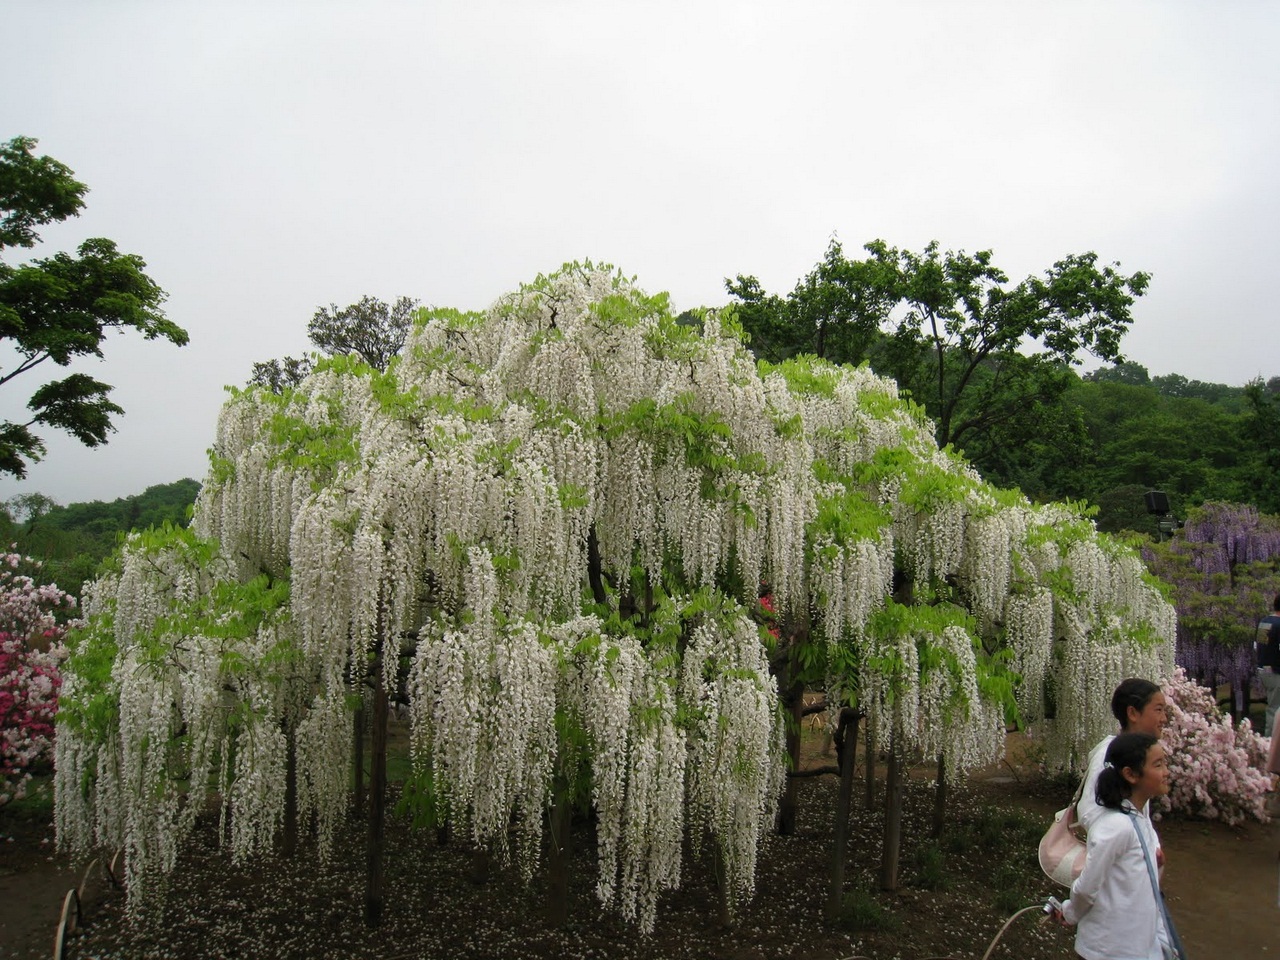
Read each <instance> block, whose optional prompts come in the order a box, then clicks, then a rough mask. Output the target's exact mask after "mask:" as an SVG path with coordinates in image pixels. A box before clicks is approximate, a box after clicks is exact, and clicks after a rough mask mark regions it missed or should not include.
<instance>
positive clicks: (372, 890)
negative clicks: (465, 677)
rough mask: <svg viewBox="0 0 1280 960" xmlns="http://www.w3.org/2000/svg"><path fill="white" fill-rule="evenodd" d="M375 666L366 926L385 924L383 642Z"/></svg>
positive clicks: (385, 798) (385, 745)
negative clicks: (383, 902)
mask: <svg viewBox="0 0 1280 960" xmlns="http://www.w3.org/2000/svg"><path fill="white" fill-rule="evenodd" d="M378 644H379V650H378V655H377V657H375V658H374V662H373V751H372V754H373V755H372V757H370V760H371V764H370V765H371V769H370V771H369V861H368V865H369V871H368V878H367V885H366V887H365V896H364V922H365V925H366V926H370V927H376V926H378V924H379V923H381V922H382V901H383V889H382V887H383V882H382V881H383V869H382V847H383V834H384V828H385V824H386V806H387V688H386V686H385V684H384V682H383V679H382V658H383V656H384V653H383V651H382V649H381V648H382V640H381V638H380V639H379V641H378Z"/></svg>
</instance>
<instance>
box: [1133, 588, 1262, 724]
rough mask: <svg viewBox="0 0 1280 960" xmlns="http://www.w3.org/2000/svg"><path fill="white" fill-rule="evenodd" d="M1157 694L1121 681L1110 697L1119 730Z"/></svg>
mask: <svg viewBox="0 0 1280 960" xmlns="http://www.w3.org/2000/svg"><path fill="white" fill-rule="evenodd" d="M1278 599H1280V598H1278ZM1159 692H1160V688H1159V687H1158V686H1157V685H1156V684H1154V683H1152V682H1151V681H1150V680H1143V679H1142V678H1141V677H1130V678H1129V679H1128V680H1124V681H1121V683H1120V686H1118V687H1116V692H1115V693H1113V694H1112V695H1111V712H1112V713H1113V714H1115V718H1116V720H1118V721H1119V722H1120V729H1121V730H1124V729H1127V728H1128V726H1129V708H1130V707H1133V709H1135V710H1137V711H1138V712H1139V713H1141V712H1142V711H1143V710H1144V709H1145V708H1146V706H1147V704H1148V703H1150V702H1151V698H1152V697H1154V696H1155V695H1156V694H1157V693H1159Z"/></svg>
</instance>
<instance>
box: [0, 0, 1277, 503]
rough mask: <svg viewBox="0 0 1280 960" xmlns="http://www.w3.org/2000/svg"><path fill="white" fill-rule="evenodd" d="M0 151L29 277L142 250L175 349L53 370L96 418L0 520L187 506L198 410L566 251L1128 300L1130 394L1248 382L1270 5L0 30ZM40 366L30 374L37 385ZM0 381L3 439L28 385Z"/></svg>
mask: <svg viewBox="0 0 1280 960" xmlns="http://www.w3.org/2000/svg"><path fill="white" fill-rule="evenodd" d="M0 30H2V31H3V34H4V36H5V39H6V43H5V67H6V74H7V78H6V81H5V95H4V97H3V98H2V99H0V139H4V140H7V139H9V138H10V137H13V136H16V135H19V134H22V135H27V136H33V137H38V138H39V139H40V146H39V152H41V153H47V154H49V155H51V156H53V157H56V158H57V159H59V160H61V161H62V162H64V163H66V164H68V165H69V166H70V167H71V168H72V169H73V170H75V172H76V175H77V177H78V178H79V179H81V180H83V181H84V182H85V183H87V184H88V185H89V187H90V193H89V195H88V198H87V202H88V205H87V209H86V211H85V212H84V213H83V214H82V215H81V216H80V217H79V218H78V219H77V220H74V221H72V222H70V223H68V224H64V225H61V226H58V227H56V228H50V229H47V230H46V231H44V239H45V244H44V246H43V247H42V248H40V249H38V250H37V251H35V252H34V255H48V254H51V253H53V252H54V251H56V250H59V249H70V248H72V247H74V245H75V244H77V243H78V242H79V241H80V240H82V239H84V238H85V237H90V236H105V237H110V238H111V239H113V240H115V241H116V242H117V243H118V244H119V245H120V247H121V249H123V250H125V251H127V252H130V253H136V254H139V255H141V256H142V257H144V258H145V259H146V261H147V263H148V272H149V273H150V275H151V276H152V278H153V279H155V280H156V282H158V283H159V284H160V285H161V286H162V287H164V288H165V289H166V290H167V291H168V293H169V300H168V303H167V306H166V309H167V313H168V315H169V317H170V318H171V319H173V320H174V321H175V322H177V323H179V324H181V325H182V326H184V327H185V328H186V329H187V330H188V331H189V333H190V334H191V343H190V345H189V346H187V347H185V348H182V349H179V348H176V347H174V346H173V345H171V344H168V343H164V342H152V343H147V342H144V341H141V340H139V339H136V338H132V337H119V338H111V339H110V340H109V341H108V342H107V344H106V345H105V348H104V353H105V359H103V360H102V361H100V362H93V363H88V364H85V365H83V366H82V367H81V368H80V369H84V370H86V372H89V373H91V374H92V375H94V376H97V377H98V378H100V379H102V380H105V381H106V382H108V383H112V384H115V385H116V391H115V393H114V394H113V398H114V399H115V400H116V402H118V403H120V404H121V405H122V406H124V407H125V409H126V411H127V413H126V415H125V416H124V417H123V418H121V419H120V420H119V423H118V426H119V431H118V432H117V433H116V434H114V435H113V437H112V439H111V442H110V443H109V444H108V445H107V446H105V447H102V448H100V449H98V450H94V451H90V450H86V449H84V448H82V447H80V446H79V445H78V444H76V443H75V442H74V441H71V440H63V439H61V438H59V437H58V436H56V435H53V434H49V435H47V439H48V441H49V453H48V457H47V458H46V460H45V461H44V462H43V463H41V464H38V465H36V466H34V467H33V468H32V469H31V471H30V474H29V479H28V480H27V481H25V482H24V483H21V484H19V483H15V482H14V481H12V480H7V479H6V480H3V481H0V497H7V496H11V495H13V494H14V493H18V492H30V491H39V492H42V493H45V494H47V495H49V496H52V497H53V498H54V499H56V500H58V501H59V502H62V503H68V502H72V501H76V500H89V499H103V500H110V499H114V498H116V497H120V496H126V495H129V494H132V493H138V492H141V491H142V490H143V488H145V487H147V486H149V485H151V484H154V483H167V482H170V481H172V480H176V479H179V478H181V477H183V476H192V477H195V478H196V479H203V476H204V471H205V465H206V459H205V450H206V448H207V447H208V446H209V444H210V442H211V441H212V438H213V430H214V424H215V421H216V418H217V413H218V409H219V407H220V405H221V403H222V401H223V398H224V394H223V390H222V387H223V385H224V384H242V383H243V382H244V381H245V379H246V378H247V377H248V375H249V372H250V367H251V365H252V363H253V362H254V361H255V360H264V359H268V358H271V357H275V356H281V355H283V354H288V353H291V354H294V355H297V354H300V353H302V352H304V351H305V350H306V349H308V344H307V340H306V324H307V321H308V320H309V319H310V317H311V314H312V313H313V312H314V310H315V309H316V307H318V306H321V305H327V304H330V303H334V304H338V305H345V304H347V303H350V302H353V301H355V300H357V299H359V298H360V297H361V296H362V295H364V294H371V295H374V296H378V297H381V298H383V299H385V300H392V299H394V298H395V297H398V296H400V295H402V294H407V295H411V296H415V297H419V298H421V299H422V300H423V302H424V303H428V304H438V305H441V306H454V307H459V308H463V309H481V308H483V307H485V306H487V305H488V304H489V303H490V302H492V301H493V300H494V299H495V298H496V297H497V296H499V295H500V294H502V293H504V292H506V291H508V290H510V289H513V288H514V287H516V286H518V285H519V284H520V283H521V282H522V281H525V280H530V279H532V278H533V277H534V276H536V275H537V274H538V273H539V272H546V271H549V270H553V269H555V268H556V267H558V266H559V265H560V264H561V263H563V262H564V261H567V260H573V259H583V258H591V259H593V260H597V261H606V262H609V263H613V264H615V265H617V266H619V267H621V268H622V269H623V270H624V271H625V272H627V273H628V274H634V275H636V276H637V277H638V279H639V282H640V284H641V286H643V287H644V288H646V289H647V290H649V291H650V292H656V291H658V290H668V291H670V293H671V295H672V300H673V304H674V306H675V307H676V308H677V309H684V308H686V307H691V306H698V305H712V304H719V303H722V302H724V300H725V299H726V295H725V293H724V285H723V281H724V278H725V277H731V276H733V275H735V274H738V273H751V274H755V275H757V276H758V277H759V278H760V279H761V281H762V282H763V283H764V284H765V286H766V288H768V289H770V290H774V291H777V292H782V293H785V292H787V291H789V290H790V289H791V288H792V286H793V285H794V284H795V282H796V280H797V279H798V278H799V277H800V276H802V275H803V274H804V273H805V272H807V271H808V270H809V268H811V267H812V266H813V264H814V263H815V262H816V261H817V260H818V259H819V258H820V257H821V255H822V253H823V250H824V249H825V246H826V244H827V241H828V239H829V238H830V237H831V236H832V235H836V236H838V237H839V238H840V239H841V240H842V241H843V242H844V244H845V246H846V249H847V250H849V251H850V252H856V251H857V249H858V248H859V247H860V246H861V244H863V243H865V242H867V241H869V240H872V239H875V238H883V239H884V240H886V241H887V242H888V243H890V244H892V245H894V246H899V247H908V248H911V249H918V248H920V247H922V246H923V245H924V244H925V243H927V242H928V241H929V240H931V239H937V240H939V241H940V242H941V244H942V245H943V247H944V248H949V249H965V250H968V251H971V252H972V251H976V250H979V249H993V250H994V251H995V254H996V262H997V264H998V265H999V266H1001V267H1002V268H1003V269H1004V270H1005V271H1006V272H1007V273H1009V274H1010V276H1011V277H1012V278H1014V279H1020V278H1021V277H1023V276H1025V275H1027V274H1029V273H1033V272H1034V273H1038V272H1040V271H1041V270H1043V269H1044V268H1046V267H1048V266H1049V265H1050V264H1052V263H1053V261H1055V260H1057V259H1059V258H1060V257H1062V256H1063V255H1065V254H1068V253H1078V252H1084V251H1087V250H1093V251H1096V252H1097V253H1098V254H1099V256H1100V257H1101V258H1102V260H1103V261H1104V262H1112V261H1118V262H1119V263H1120V264H1121V267H1122V268H1123V269H1124V270H1126V271H1135V270H1147V271H1150V272H1151V273H1152V274H1153V275H1154V279H1153V283H1152V287H1151V291H1150V293H1149V294H1148V295H1147V296H1146V297H1144V298H1143V299H1142V300H1141V301H1139V303H1138V306H1137V308H1136V310H1135V316H1136V321H1135V323H1134V326H1133V328H1132V330H1131V332H1130V334H1129V336H1128V337H1127V339H1126V341H1125V352H1126V354H1127V355H1128V356H1129V358H1130V359H1132V360H1135V361H1137V362H1139V363H1142V364H1145V365H1146V366H1147V367H1148V368H1149V369H1150V371H1151V372H1152V374H1153V375H1154V374H1163V373H1174V372H1176V373H1181V374H1184V375H1186V376H1187V377H1190V378H1193V379H1200V380H1208V381H1215V382H1223V383H1229V384H1235V385H1239V384H1243V383H1244V382H1245V381H1247V380H1249V379H1250V378H1252V377H1255V376H1258V375H1262V376H1264V377H1266V376H1271V375H1273V374H1276V373H1280V359H1276V358H1275V357H1276V354H1275V341H1276V324H1275V323H1274V321H1273V320H1268V319H1267V318H1268V317H1269V316H1271V314H1272V313H1273V303H1274V294H1273V291H1272V287H1271V285H1272V282H1273V278H1274V277H1275V275H1276V265H1277V261H1278V260H1280V239H1277V226H1276V225H1277V222H1278V221H1280V203H1277V170H1280V165H1278V164H1277V156H1280V151H1278V150H1277V147H1278V146H1280V143H1278V141H1280V135H1278V134H1280V104H1277V96H1278V92H1280V57H1278V56H1277V55H1276V50H1277V49H1280V42H1278V41H1280V4H1274V3H1266V2H1261V0H1259V2H1230V0H1226V2H1224V0H1215V2H1209V0H1205V2H1175V0H1158V2H1127V0H1120V2H1117V0H1107V2H1081V0H1071V2H1066V0H1055V2H1035V0H1009V2H970V0H938V2H910V0H892V2H880V3H863V2H848V0H846V2H838V3H827V2H805V0H790V2H772V3H763V2H749V0H731V2H718V0H717V2H703V0H681V2H676V3H663V2H628V3H622V2H619V3H610V2H607V0H593V2H570V0H563V2H549V0H525V2H516V0H511V2H493V0H489V2H481V0H466V2H452V3H426V2H417V3H410V2H369V0H364V2H361V3H358V4H357V3H324V2H316V0H309V2H296V3H288V2H283V0H257V2H254V3H230V2H225V0H222V2H218V3H209V2H200V3H194V2H185V0H168V2H127V0H112V2H110V3H103V2H83V3H72V2H56V0H40V2H13V0H0ZM41 372H43V371H41ZM36 377H37V373H34V372H33V373H31V374H27V375H24V377H21V378H18V379H17V380H14V381H12V382H11V383H10V384H8V385H7V386H6V387H5V388H4V389H3V391H0V417H3V416H7V417H10V418H12V417H14V416H16V415H18V414H19V413H20V412H21V407H22V405H23V404H24V403H25V401H26V399H27V397H28V396H29V395H30V391H31V390H32V389H34V388H35V387H36V386H37V385H38V383H39V382H40V381H38V380H37V379H35V378H36Z"/></svg>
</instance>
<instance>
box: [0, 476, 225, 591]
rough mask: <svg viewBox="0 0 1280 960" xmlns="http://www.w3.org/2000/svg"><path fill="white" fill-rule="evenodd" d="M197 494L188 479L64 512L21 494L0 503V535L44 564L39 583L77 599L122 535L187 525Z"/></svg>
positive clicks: (37, 497)
mask: <svg viewBox="0 0 1280 960" xmlns="http://www.w3.org/2000/svg"><path fill="white" fill-rule="evenodd" d="M199 492H200V484H199V483H197V482H196V481H195V480H191V479H189V478H187V479H183V480H178V481H176V482H174V483H165V484H159V485H157V486H154V487H148V488H147V489H146V490H144V491H143V492H142V493H139V494H135V495H134V496H131V497H122V498H120V499H119V500H113V501H111V502H110V503H104V502H103V501H101V500H94V501H92V502H91V503H72V504H68V505H67V506H65V507H64V506H59V505H58V504H56V503H54V502H53V501H52V500H50V499H49V498H48V497H45V496H43V495H41V494H24V495H22V496H18V497H13V498H12V499H10V500H7V501H5V502H4V503H3V504H0V536H3V537H4V542H5V543H6V544H10V543H12V544H16V545H17V550H18V552H19V553H24V554H27V555H29V556H32V557H34V558H36V559H37V560H41V561H43V562H44V568H43V570H42V571H41V572H42V576H41V578H40V579H41V580H43V581H46V582H53V583H57V584H58V586H60V587H62V588H63V589H64V590H67V591H69V592H70V593H73V594H75V595H76V596H79V595H80V590H81V586H82V584H83V583H84V581H86V580H90V579H92V578H93V576H94V571H95V570H97V567H98V564H99V563H101V562H102V560H103V559H104V558H105V557H106V556H107V555H108V554H110V553H111V551H112V550H114V549H115V547H116V543H117V542H118V540H119V538H120V536H121V534H123V533H127V532H128V531H130V530H138V529H144V528H146V527H151V526H159V525H160V524H162V523H164V522H165V521H169V522H171V523H175V524H178V525H185V524H186V522H187V517H188V515H189V513H190V510H191V506H192V504H194V503H195V500H196V494H197V493H199Z"/></svg>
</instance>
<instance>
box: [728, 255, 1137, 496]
mask: <svg viewBox="0 0 1280 960" xmlns="http://www.w3.org/2000/svg"><path fill="white" fill-rule="evenodd" d="M864 249H865V250H866V251H867V253H868V254H869V256H868V257H867V258H866V259H865V260H861V261H850V260H848V259H846V258H845V257H844V255H843V251H842V249H841V247H840V245H839V243H837V242H835V241H833V242H832V243H831V245H830V246H829V247H828V249H827V253H826V255H825V257H824V258H823V260H822V262H821V263H820V264H818V265H817V267H815V269H814V270H813V271H812V272H811V273H810V274H809V275H808V276H807V277H806V278H805V279H804V280H803V281H802V282H801V283H800V284H798V285H797V287H796V289H795V291H793V292H792V294H791V295H790V296H789V297H788V298H786V299H785V300H783V299H782V298H779V297H776V296H770V295H768V294H766V293H765V292H764V291H763V290H761V288H760V286H759V283H758V282H757V281H756V280H755V278H753V277H743V276H741V275H739V276H738V278H737V280H736V281H726V286H727V289H728V291H729V293H730V294H732V295H733V296H734V297H735V298H736V299H737V300H738V301H739V302H740V303H741V304H742V307H743V313H742V323H743V326H744V329H745V330H746V331H747V333H748V334H749V335H750V337H751V338H752V339H751V342H752V343H753V344H754V343H755V342H756V340H757V339H758V340H759V341H760V342H761V344H762V346H763V352H764V353H765V355H769V354H775V355H779V356H791V355H794V354H796V353H799V352H815V353H819V351H821V352H820V353H819V355H821V356H825V357H828V358H829V359H832V360H834V361H836V362H854V363H858V362H861V361H862V360H863V359H869V360H870V362H871V366H872V368H873V369H875V370H876V371H877V372H878V373H881V374H883V375H886V376H890V377H893V378H894V379H895V380H897V381H898V384H899V385H900V386H901V387H903V388H904V389H905V390H907V391H909V392H910V395H911V397H912V398H913V399H914V400H916V401H917V402H918V403H921V404H922V405H923V406H924V408H925V410H926V411H927V413H928V414H929V416H930V417H932V418H933V420H934V422H935V425H936V438H937V441H938V443H939V444H940V445H942V446H946V445H947V444H956V445H958V446H960V447H963V448H964V450H965V452H966V454H967V455H968V457H969V459H970V460H972V461H973V462H974V463H975V465H977V466H978V467H979V468H980V469H983V470H984V471H986V472H989V473H990V474H991V475H992V476H993V478H995V479H1000V480H1002V479H1006V478H1005V477H1004V476H1002V475H1001V474H1000V456H1001V452H1002V451H1005V450H1008V449H1010V448H1011V447H1013V446H1016V445H1021V444H1024V443H1027V442H1031V441H1034V440H1035V439H1037V438H1041V437H1046V436H1051V435H1052V436H1055V437H1060V436H1063V435H1065V436H1067V437H1079V427H1078V424H1076V423H1073V422H1069V421H1065V422H1064V421H1063V420H1062V415H1061V412H1060V411H1059V410H1058V407H1057V401H1058V400H1059V399H1060V398H1061V396H1062V395H1063V393H1064V392H1065V391H1066V390H1067V389H1068V388H1069V387H1070V385H1071V383H1072V375H1071V372H1070V368H1071V366H1073V365H1075V364H1077V363H1079V362H1080V358H1081V355H1082V354H1085V353H1089V354H1092V355H1094V356H1097V357H1100V358H1102V359H1104V360H1116V359H1119V357H1120V339H1121V337H1122V336H1123V334H1124V332H1125V331H1126V330H1127V329H1128V326H1129V324H1130V322H1131V315H1130V307H1131V306H1132V305H1133V302H1134V299H1135V298H1136V297H1138V296H1141V295H1142V294H1143V293H1144V292H1145V290H1146V288H1147V284H1148V282H1149V279H1150V278H1149V276H1148V275H1147V274H1145V273H1134V274H1132V275H1130V276H1124V275H1122V274H1120V273H1119V272H1118V271H1117V269H1116V267H1115V265H1111V266H1101V267H1100V266H1099V265H1098V258H1097V256H1096V254H1093V253H1086V254H1080V255H1072V256H1068V257H1066V258H1064V259H1062V260H1060V261H1058V262H1057V263H1055V264H1054V265H1053V266H1052V267H1051V268H1049V269H1048V270H1046V271H1045V272H1044V274H1043V275H1042V276H1032V277H1028V278H1026V279H1025V280H1023V281H1021V282H1020V283H1018V284H1016V285H1014V286H1010V285H1009V278H1008V277H1007V276H1006V275H1005V274H1004V273H1003V271H1001V270H1000V269H998V268H997V267H996V266H995V265H994V264H993V262H992V254H991V251H989V250H984V251H980V252H978V253H976V254H972V255H970V254H967V253H965V252H964V251H960V252H952V251H948V252H946V253H942V252H940V250H939V247H938V244H937V243H936V242H935V243H931V244H929V245H928V246H927V247H926V248H925V249H924V251H923V252H921V253H919V254H917V253H913V252H911V251H908V250H898V249H895V248H892V247H889V246H888V245H887V244H885V243H884V241H882V240H876V241H874V242H872V243H869V244H867V245H866V247H865V248H864ZM835 331H838V333H834V332H835Z"/></svg>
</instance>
